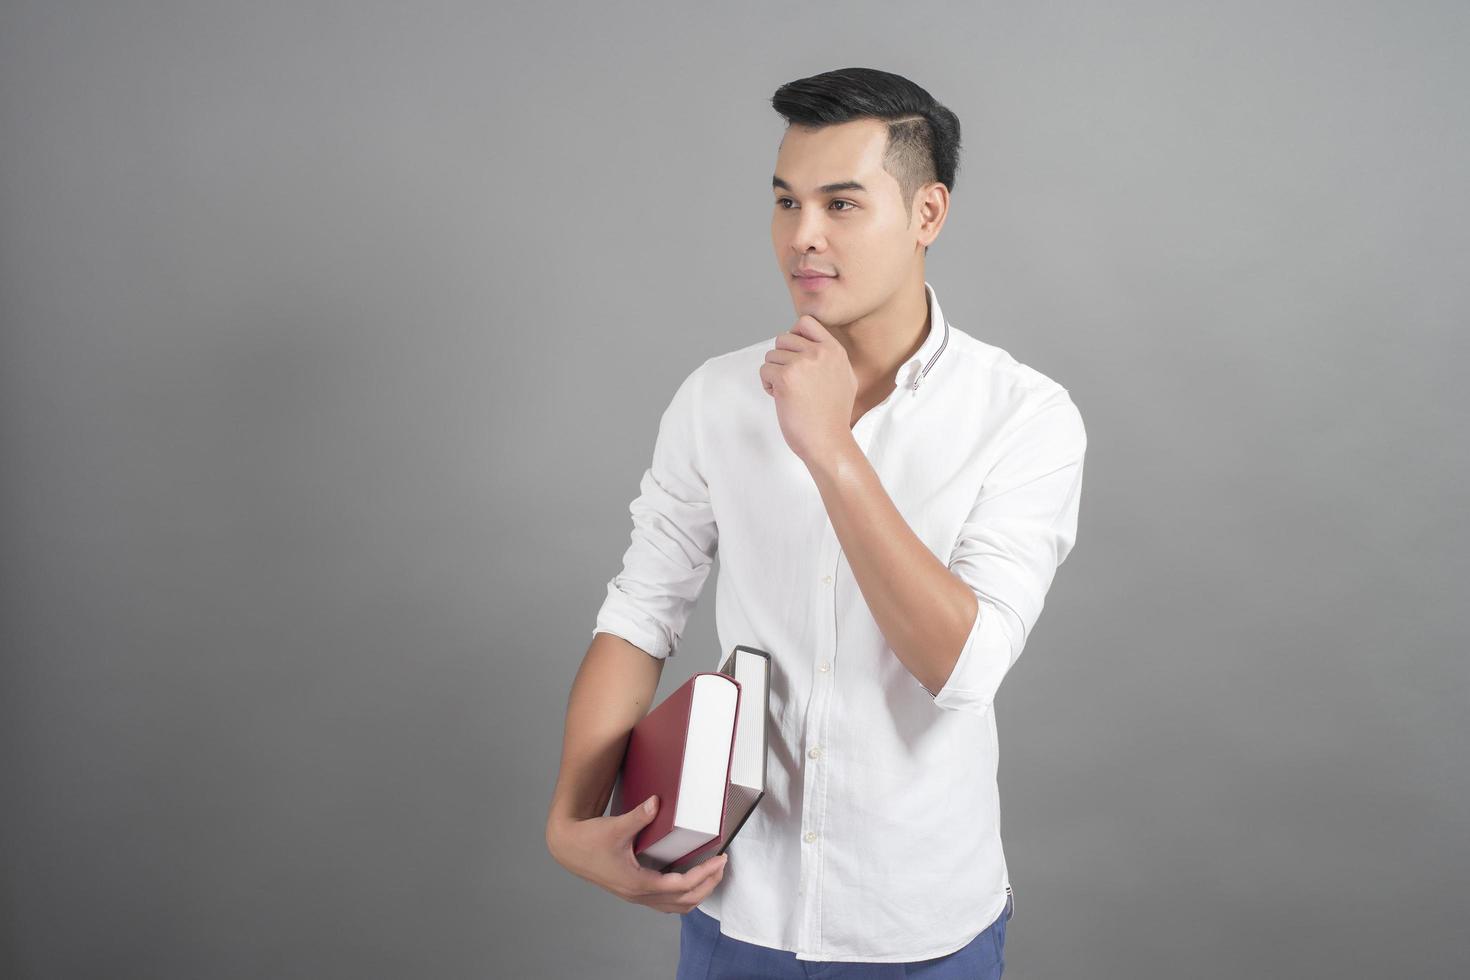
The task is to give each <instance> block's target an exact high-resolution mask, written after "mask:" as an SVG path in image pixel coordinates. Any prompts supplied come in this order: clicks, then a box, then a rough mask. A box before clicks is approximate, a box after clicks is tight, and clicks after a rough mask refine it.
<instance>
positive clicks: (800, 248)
mask: <svg viewBox="0 0 1470 980" xmlns="http://www.w3.org/2000/svg"><path fill="white" fill-rule="evenodd" d="M826 247H827V229H826V225H825V224H824V221H823V218H822V216H821V215H820V214H809V213H808V212H805V211H803V212H802V215H801V217H800V218H798V219H796V230H795V231H794V232H793V233H792V238H791V250H792V251H793V252H795V253H797V254H798V255H800V254H801V253H803V252H808V251H811V250H813V249H815V250H816V251H818V252H820V251H822V250H823V249H825V248H826Z"/></svg>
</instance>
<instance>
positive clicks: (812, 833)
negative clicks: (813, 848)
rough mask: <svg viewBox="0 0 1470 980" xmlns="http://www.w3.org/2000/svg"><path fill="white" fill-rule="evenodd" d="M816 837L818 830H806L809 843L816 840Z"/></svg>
mask: <svg viewBox="0 0 1470 980" xmlns="http://www.w3.org/2000/svg"><path fill="white" fill-rule="evenodd" d="M816 839H817V832H816V831H815V830H808V831H807V832H806V842H807V843H808V844H810V843H811V842H812V841H814V840H816Z"/></svg>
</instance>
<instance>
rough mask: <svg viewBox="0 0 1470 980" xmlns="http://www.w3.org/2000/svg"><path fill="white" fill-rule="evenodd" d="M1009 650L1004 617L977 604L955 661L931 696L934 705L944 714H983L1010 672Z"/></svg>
mask: <svg viewBox="0 0 1470 980" xmlns="http://www.w3.org/2000/svg"><path fill="white" fill-rule="evenodd" d="M1011 649H1012V647H1011V632H1010V628H1009V627H1007V625H1006V623H1005V615H1004V614H1003V613H1002V612H1001V610H1000V609H999V608H998V607H996V606H995V605H994V604H992V603H990V602H987V601H986V600H984V599H981V600H979V603H978V608H977V609H976V611H975V622H974V624H973V625H971V627H970V633H969V635H968V636H967V637H966V638H965V646H964V648H963V649H962V650H961V651H960V657H959V660H957V661H955V665H954V669H953V670H952V671H950V673H949V679H948V680H946V681H945V682H944V686H943V687H941V688H940V689H939V693H937V694H934V695H932V697H933V698H934V703H935V704H936V705H938V706H939V707H941V708H944V709H945V710H947V711H968V712H970V713H972V714H977V715H983V714H985V712H987V711H989V710H990V706H991V704H992V703H993V702H994V700H995V692H996V691H997V690H999V688H1000V682H1001V679H1002V678H1003V677H1005V675H1006V671H1008V670H1010V668H1011V661H1012V656H1011Z"/></svg>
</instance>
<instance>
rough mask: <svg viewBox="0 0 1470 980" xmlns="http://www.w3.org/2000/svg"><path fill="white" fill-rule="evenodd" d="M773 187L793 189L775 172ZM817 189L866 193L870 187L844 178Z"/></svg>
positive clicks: (772, 181)
mask: <svg viewBox="0 0 1470 980" xmlns="http://www.w3.org/2000/svg"><path fill="white" fill-rule="evenodd" d="M771 187H772V189H775V188H778V187H779V188H780V189H781V190H783V191H789V190H791V185H790V184H788V183H786V181H784V180H782V179H781V178H780V177H777V176H775V175H774V174H772V175H771ZM817 190H818V191H820V192H821V193H823V194H836V193H837V192H838V191H862V192H863V193H864V194H866V193H867V192H868V189H867V188H866V187H864V186H863V185H862V184H859V183H858V182H857V181H855V180H843V181H838V182H837V183H835V184H823V185H822V186H821V187H818V188H817Z"/></svg>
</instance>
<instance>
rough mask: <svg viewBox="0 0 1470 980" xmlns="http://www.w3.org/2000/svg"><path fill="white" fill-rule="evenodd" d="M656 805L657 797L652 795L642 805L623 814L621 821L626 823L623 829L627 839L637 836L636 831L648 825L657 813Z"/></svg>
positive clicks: (657, 802)
mask: <svg viewBox="0 0 1470 980" xmlns="http://www.w3.org/2000/svg"><path fill="white" fill-rule="evenodd" d="M658 804H659V799H658V795H657V794H654V795H653V796H650V797H649V798H648V799H646V800H644V801H643V803H642V805H640V806H635V807H634V808H633V809H631V810H629V811H628V812H627V813H625V814H623V820H624V821H625V823H626V826H625V827H624V828H623V829H624V831H625V832H626V833H627V834H628V836H629V837H632V836H634V835H635V834H637V833H638V831H640V830H642V829H643V828H644V827H646V826H647V825H648V823H649V822H650V821H651V820H653V818H654V815H655V814H657V813H658Z"/></svg>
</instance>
